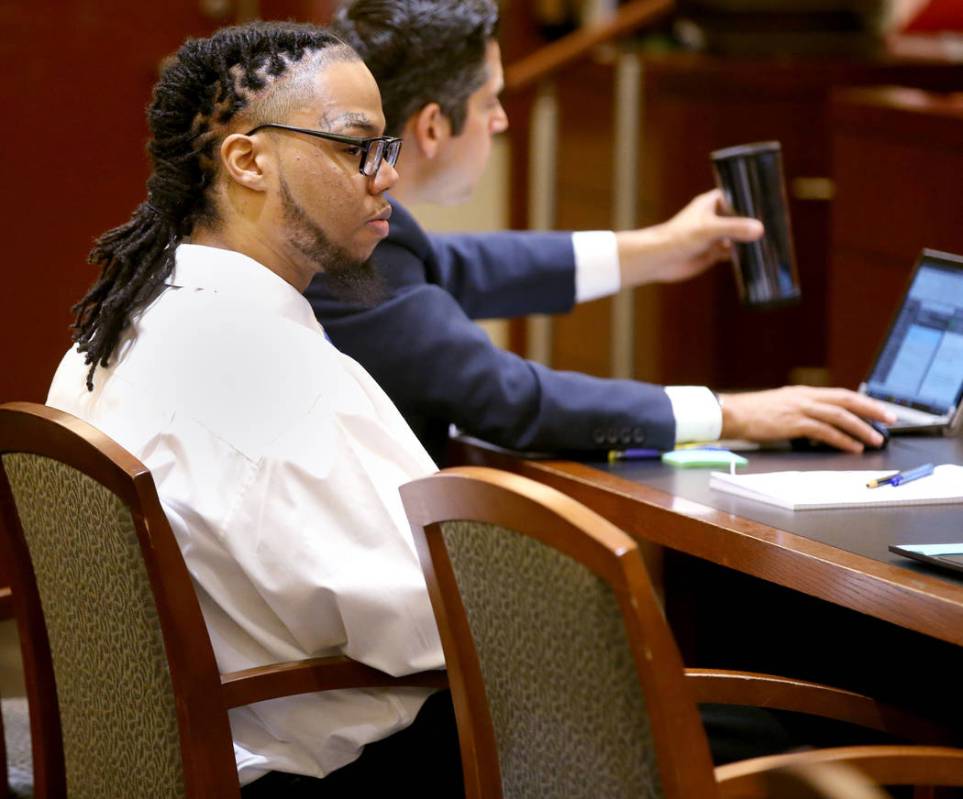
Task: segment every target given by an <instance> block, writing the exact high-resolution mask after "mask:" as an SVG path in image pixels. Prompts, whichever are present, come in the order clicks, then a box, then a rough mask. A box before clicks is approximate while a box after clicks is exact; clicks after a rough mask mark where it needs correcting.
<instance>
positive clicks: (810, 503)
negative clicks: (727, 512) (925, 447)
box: [709, 463, 963, 510]
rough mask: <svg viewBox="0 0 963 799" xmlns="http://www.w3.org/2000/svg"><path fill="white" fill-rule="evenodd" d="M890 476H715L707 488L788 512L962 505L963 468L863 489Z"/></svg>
mask: <svg viewBox="0 0 963 799" xmlns="http://www.w3.org/2000/svg"><path fill="white" fill-rule="evenodd" d="M889 474H893V470H892V469H890V470H889V471H885V472H880V471H871V472H844V471H837V472H768V473H765V474H727V473H725V472H713V473H712V475H711V477H710V479H709V485H710V486H711V487H712V488H714V489H716V490H718V491H725V492H727V493H729V494H738V495H739V496H740V497H747V498H748V499H754V500H757V501H758V502H765V503H766V504H768V505H777V506H778V507H780V508H789V510H818V509H822V508H868V507H878V506H883V505H943V504H949V503H954V502H961V503H963V466H956V465H954V464H949V463H945V464H943V465H942V466H937V467H936V469H934V470H933V474H931V475H929V476H927V477H922V478H920V479H919V480H914V481H912V482H910V483H905V484H903V485H901V486H889V485H884V486H880V487H879V488H867V487H866V483H867V482H869V481H870V480H872V479H874V478H877V477H884V476H886V475H889Z"/></svg>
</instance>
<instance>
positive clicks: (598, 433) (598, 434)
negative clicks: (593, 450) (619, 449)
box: [592, 427, 605, 444]
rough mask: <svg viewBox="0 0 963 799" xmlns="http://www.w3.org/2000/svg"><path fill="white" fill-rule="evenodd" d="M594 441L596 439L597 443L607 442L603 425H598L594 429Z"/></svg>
mask: <svg viewBox="0 0 963 799" xmlns="http://www.w3.org/2000/svg"><path fill="white" fill-rule="evenodd" d="M592 441H594V442H595V443H596V444H604V443H605V431H604V430H603V429H602V428H601V427H596V428H595V429H594V430H593V431H592Z"/></svg>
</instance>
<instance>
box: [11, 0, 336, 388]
mask: <svg viewBox="0 0 963 799" xmlns="http://www.w3.org/2000/svg"><path fill="white" fill-rule="evenodd" d="M214 5H217V4H215V3H210V2H202V1H201V0H166V2H164V3H142V2H129V1H128V2H120V0H59V1H58V2H49V1H48V2H29V1H28V0H4V2H0V109H2V110H0V114H2V116H0V170H2V171H0V175H2V178H3V186H2V189H0V219H2V222H3V231H4V236H3V239H4V242H3V243H4V247H3V272H4V274H3V279H2V281H0V356H2V359H0V364H2V366H0V402H6V401H9V400H14V399H29V400H38V401H42V400H43V399H44V397H45V396H46V390H47V385H48V384H49V382H50V377H51V375H52V374H53V370H54V369H55V368H56V365H57V363H58V361H59V360H60V357H61V356H62V354H63V353H64V352H65V351H66V349H67V347H68V346H69V345H70V331H69V329H68V327H69V324H70V322H71V319H72V317H71V314H70V306H71V305H72V304H73V303H75V302H76V301H77V300H78V299H79V298H80V297H81V296H82V294H83V293H84V291H85V290H86V289H87V287H88V286H89V285H90V284H91V283H92V282H93V281H94V279H95V278H96V270H95V269H94V267H92V266H89V265H87V264H86V262H85V261H86V255H87V252H88V250H89V249H90V246H91V244H92V242H93V240H94V238H95V237H96V236H97V235H99V234H100V233H101V232H103V231H104V230H106V229H108V228H110V227H113V226H114V225H117V224H120V223H122V222H124V221H125V220H126V219H127V218H128V216H129V214H130V212H131V211H132V210H133V209H134V207H135V206H136V205H137V203H138V202H140V201H141V199H143V197H144V182H145V180H146V179H147V176H148V173H149V168H148V162H147V156H146V152H145V149H144V148H145V144H146V141H147V126H146V122H145V117H144V110H145V108H146V105H147V103H148V101H149V99H150V90H151V86H152V85H153V84H154V81H155V80H156V78H157V74H158V65H159V63H160V61H161V59H162V58H163V57H164V56H165V55H168V54H170V53H172V52H173V51H174V50H176V49H177V47H178V46H179V45H180V44H181V42H182V41H183V40H184V38H186V37H187V36H188V35H195V36H201V35H206V34H208V33H210V32H211V31H213V30H214V29H215V28H216V27H218V26H219V25H221V24H228V23H230V22H231V21H232V19H222V20H217V19H212V18H211V17H209V16H206V15H205V14H204V13H203V10H202V9H203V7H205V6H207V7H211V6H214ZM331 5H332V3H331V2H330V0H314V1H313V2H311V1H310V0H265V2H263V3H262V4H261V12H262V14H263V15H264V16H265V17H300V18H302V19H313V20H314V21H321V20H323V19H324V18H325V17H326V16H327V13H328V11H329V9H330V7H331ZM226 8H227V11H228V12H230V13H233V10H232V9H233V8H234V4H233V3H229V4H227V5H226Z"/></svg>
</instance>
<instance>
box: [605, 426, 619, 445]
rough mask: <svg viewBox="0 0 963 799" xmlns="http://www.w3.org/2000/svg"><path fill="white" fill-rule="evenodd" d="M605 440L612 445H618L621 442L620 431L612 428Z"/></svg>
mask: <svg viewBox="0 0 963 799" xmlns="http://www.w3.org/2000/svg"><path fill="white" fill-rule="evenodd" d="M605 438H606V440H607V441H608V442H609V443H610V444H617V443H618V442H619V431H618V430H616V429H615V428H614V427H610V428H609V431H608V435H607V436H606V437H605Z"/></svg>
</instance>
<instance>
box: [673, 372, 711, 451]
mask: <svg viewBox="0 0 963 799" xmlns="http://www.w3.org/2000/svg"><path fill="white" fill-rule="evenodd" d="M665 393H666V394H667V395H668V397H669V402H670V403H672V413H673V415H674V416H675V440H676V443H677V444H681V443H683V442H686V441H716V440H717V439H718V438H719V436H720V435H721V434H722V409H721V408H720V407H719V401H718V400H717V399H716V396H715V394H713V393H712V392H711V391H709V389H707V388H706V387H705V386H666V387H665Z"/></svg>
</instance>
